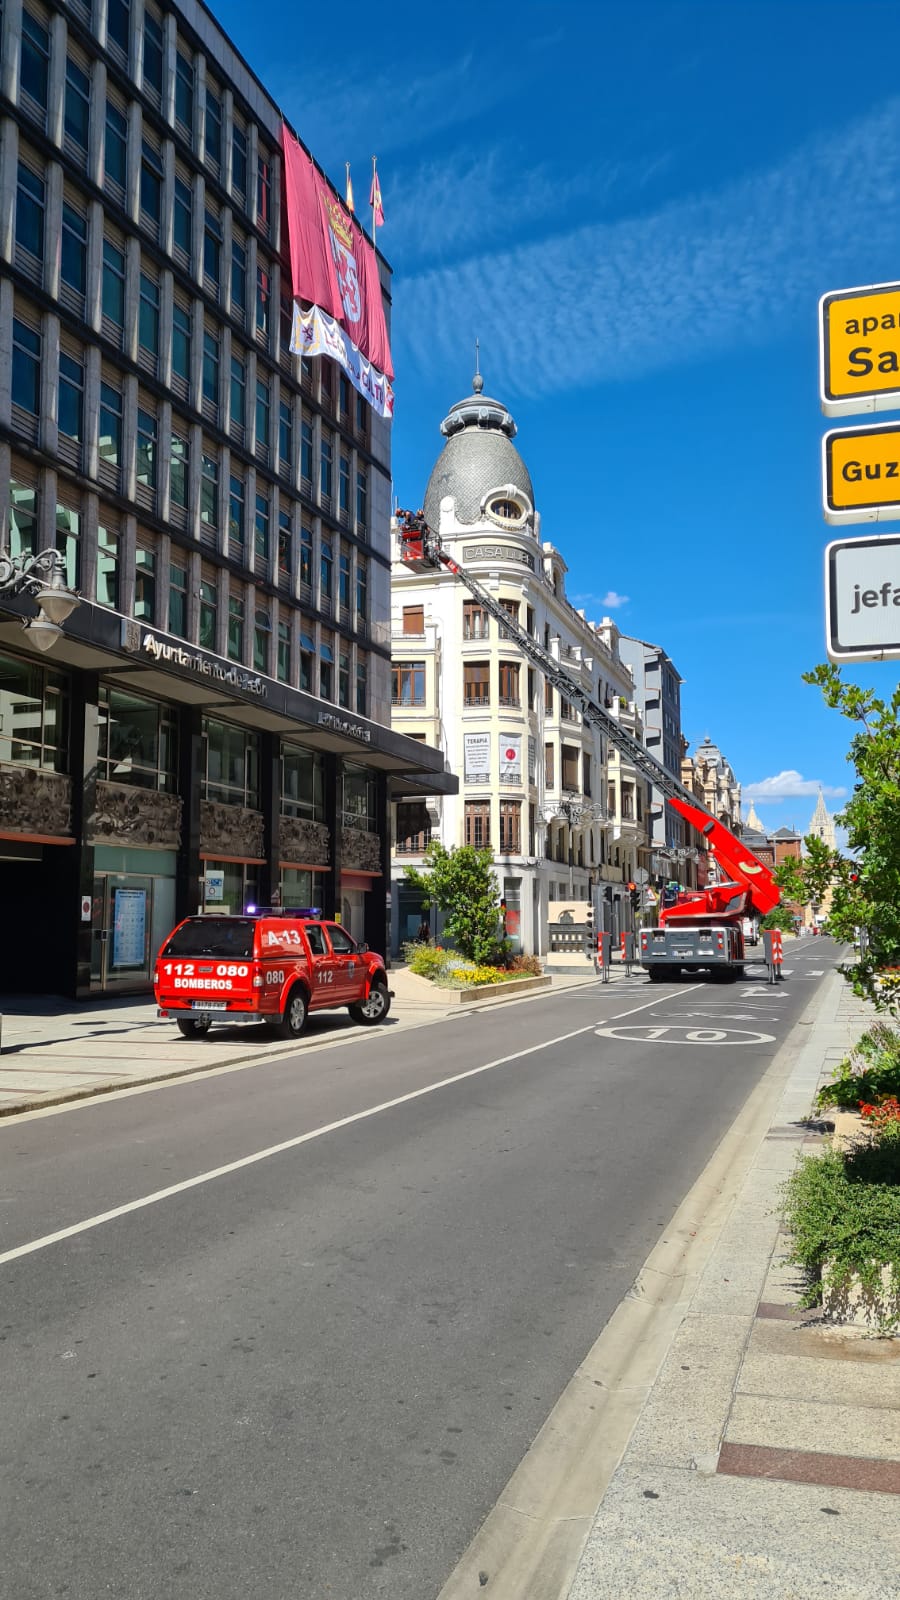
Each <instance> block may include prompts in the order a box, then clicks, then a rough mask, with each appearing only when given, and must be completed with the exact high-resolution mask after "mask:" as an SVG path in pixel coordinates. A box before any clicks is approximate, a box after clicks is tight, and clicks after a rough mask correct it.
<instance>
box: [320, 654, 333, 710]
mask: <svg viewBox="0 0 900 1600" xmlns="http://www.w3.org/2000/svg"><path fill="white" fill-rule="evenodd" d="M326 649H327V654H326ZM333 679H334V667H333V665H332V654H331V649H330V647H327V646H325V645H323V646H322V651H321V655H320V660H319V694H320V695H321V697H322V699H323V700H330V699H331V698H332V692H331V685H332V682H333Z"/></svg>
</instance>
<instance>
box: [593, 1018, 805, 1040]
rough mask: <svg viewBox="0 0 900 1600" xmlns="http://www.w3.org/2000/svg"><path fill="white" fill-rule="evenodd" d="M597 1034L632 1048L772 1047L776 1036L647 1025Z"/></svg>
mask: <svg viewBox="0 0 900 1600" xmlns="http://www.w3.org/2000/svg"><path fill="white" fill-rule="evenodd" d="M595 1032H596V1034H597V1037H598V1038H600V1039H621V1040H623V1041H626V1042H628V1043H630V1044H667V1045H669V1044H727V1045H741V1044H772V1043H773V1042H774V1039H775V1035H774V1033H750V1032H749V1031H748V1030H747V1029H745V1028H740V1029H738V1028H727V1029H726V1028H685V1027H684V1026H680V1027H672V1026H671V1025H668V1026H665V1027H661V1028H654V1027H651V1026H650V1025H649V1024H648V1023H646V1022H632V1023H630V1024H629V1026H628V1027H627V1028H597V1029H595ZM682 1035H683V1037H682Z"/></svg>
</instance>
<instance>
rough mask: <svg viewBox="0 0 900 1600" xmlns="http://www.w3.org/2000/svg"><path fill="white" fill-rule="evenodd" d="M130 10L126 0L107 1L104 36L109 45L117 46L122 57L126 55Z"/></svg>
mask: <svg viewBox="0 0 900 1600" xmlns="http://www.w3.org/2000/svg"><path fill="white" fill-rule="evenodd" d="M130 15H131V8H130V6H129V3H128V0H107V6H106V36H107V38H108V40H109V42H110V44H114V45H117V46H118V48H119V49H120V50H121V51H122V53H123V55H126V56H127V54H128V24H129V18H130Z"/></svg>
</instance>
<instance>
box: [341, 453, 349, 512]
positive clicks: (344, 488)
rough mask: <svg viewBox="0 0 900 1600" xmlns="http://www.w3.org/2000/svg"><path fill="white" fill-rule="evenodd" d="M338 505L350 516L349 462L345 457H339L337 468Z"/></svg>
mask: <svg viewBox="0 0 900 1600" xmlns="http://www.w3.org/2000/svg"><path fill="white" fill-rule="evenodd" d="M338 505H339V506H340V508H341V510H342V511H343V512H344V514H345V515H346V516H349V515H350V462H349V460H348V458H347V457H346V456H341V458H340V463H339V466H338Z"/></svg>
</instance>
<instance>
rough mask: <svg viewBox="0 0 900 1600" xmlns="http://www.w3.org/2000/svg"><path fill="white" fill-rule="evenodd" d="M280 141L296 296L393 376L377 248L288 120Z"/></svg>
mask: <svg viewBox="0 0 900 1600" xmlns="http://www.w3.org/2000/svg"><path fill="white" fill-rule="evenodd" d="M282 144H283V148H284V177H285V191H286V201H287V227H288V240H289V243H290V255H291V278H292V283H293V292H294V297H295V299H298V300H306V301H309V302H310V303H311V304H312V305H313V306H317V307H318V308H319V309H320V310H321V311H324V312H326V313H327V314H328V316H330V317H333V318H334V320H335V322H338V323H340V325H341V327H342V328H343V329H344V330H345V332H346V334H347V335H348V336H349V339H350V341H351V344H352V346H353V348H354V350H356V351H358V352H359V353H360V354H361V355H362V356H363V357H364V358H365V360H366V361H368V362H371V364H372V366H373V367H375V368H377V370H378V372H379V373H380V374H383V375H384V376H385V377H386V378H393V376H394V368H393V363H392V361H391V348H390V343H389V341H388V335H387V327H386V325H385V320H384V306H383V304H382V299H381V280H380V278H379V276H378V262H377V260H376V257H375V250H374V248H373V246H372V244H371V243H370V242H369V240H368V239H367V238H366V236H365V234H364V233H363V231H362V229H361V228H360V226H359V224H358V223H357V222H356V221H355V220H354V218H353V217H352V216H351V215H350V213H349V212H348V211H347V209H346V207H345V206H344V205H343V204H342V203H341V201H340V200H339V199H338V197H337V195H336V194H334V192H333V190H331V189H330V188H329V186H328V184H327V183H326V182H325V179H324V178H323V177H322V175H321V173H320V172H318V171H317V170H316V168H315V167H314V166H313V163H312V160H311V158H310V157H309V156H308V155H307V154H306V151H305V150H303V149H301V147H300V145H299V143H298V141H297V140H296V139H295V138H294V135H293V134H292V133H291V131H290V129H289V128H288V127H286V126H284V127H283V128H282Z"/></svg>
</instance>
